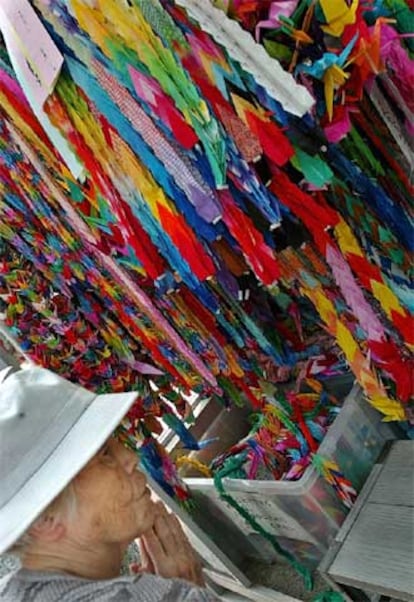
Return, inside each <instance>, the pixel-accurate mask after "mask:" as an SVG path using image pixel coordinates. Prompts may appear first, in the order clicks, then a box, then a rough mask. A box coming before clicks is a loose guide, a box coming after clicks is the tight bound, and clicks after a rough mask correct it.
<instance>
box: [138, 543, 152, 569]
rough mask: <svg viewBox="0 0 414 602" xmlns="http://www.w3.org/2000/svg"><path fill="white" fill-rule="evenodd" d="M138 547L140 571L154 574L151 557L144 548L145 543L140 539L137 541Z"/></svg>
mask: <svg viewBox="0 0 414 602" xmlns="http://www.w3.org/2000/svg"><path fill="white" fill-rule="evenodd" d="M138 547H139V555H140V558H141V569H142V571H144V572H146V573H155V567H154V563H153V562H152V560H151V557H150V555H149V553H148V550H147V548H146V546H145V541H144V539H143V538H142V537H141V538H140V539H139V540H138Z"/></svg>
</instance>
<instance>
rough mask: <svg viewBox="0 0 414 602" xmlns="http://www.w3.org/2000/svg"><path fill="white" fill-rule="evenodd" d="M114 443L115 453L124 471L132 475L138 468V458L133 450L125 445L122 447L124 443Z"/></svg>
mask: <svg viewBox="0 0 414 602" xmlns="http://www.w3.org/2000/svg"><path fill="white" fill-rule="evenodd" d="M114 443H115V446H114V448H115V449H114V453H115V454H116V457H117V459H118V461H119V462H120V463H121V464H122V466H123V468H124V470H125V471H126V472H127V473H128V474H132V473H133V472H134V471H135V470H136V468H137V464H138V459H137V456H136V455H135V454H134V452H133V451H132V450H130V449H128V448H127V447H125V445H122V443H119V441H115V442H114Z"/></svg>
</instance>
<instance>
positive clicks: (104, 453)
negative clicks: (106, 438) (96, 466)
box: [101, 445, 111, 456]
mask: <svg viewBox="0 0 414 602" xmlns="http://www.w3.org/2000/svg"><path fill="white" fill-rule="evenodd" d="M110 453H111V450H110V448H109V445H105V447H104V448H103V450H102V452H101V456H109V454H110Z"/></svg>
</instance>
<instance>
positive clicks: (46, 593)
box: [0, 367, 216, 602]
mask: <svg viewBox="0 0 414 602" xmlns="http://www.w3.org/2000/svg"><path fill="white" fill-rule="evenodd" d="M1 381H2V382H1ZM135 399H136V393H122V394H112V395H95V394H93V393H91V392H89V391H87V390H85V389H83V388H81V387H78V386H76V385H74V384H72V383H70V382H68V381H66V380H64V379H62V378H60V377H58V376H56V375H55V374H53V373H52V372H49V371H48V370H44V369H42V368H37V367H36V368H28V369H26V370H21V371H19V372H16V373H14V374H11V375H7V374H5V372H4V371H3V375H2V376H1V377H0V482H1V488H0V553H2V552H4V551H10V552H14V553H16V554H18V555H19V557H20V560H21V565H22V567H21V568H20V569H19V570H17V571H16V572H14V573H11V574H10V575H7V576H6V577H4V578H3V579H1V580H0V600H2V601H5V602H19V601H22V602H26V601H29V600H30V601H31V602H53V601H55V600H56V601H57V600H59V601H62V602H63V601H64V602H76V601H78V600H79V602H81V601H82V602H99V601H108V602H109V601H116V602H122V601H137V602H140V601H142V602H161V601H164V602H167V601H168V602H174V601H179V600H183V601H186V602H190V601H191V602H198V601H200V602H202V601H204V602H207V601H212V600H215V599H216V598H215V597H214V596H213V595H212V594H210V593H208V592H207V591H206V590H205V589H204V588H203V578H202V574H201V568H200V565H199V563H198V561H197V559H196V556H195V554H194V552H193V550H192V548H191V546H190V544H189V542H188V540H187V539H186V537H185V535H184V533H183V531H182V529H181V526H180V524H179V522H178V521H177V519H176V518H175V517H174V516H173V515H171V514H169V513H167V511H166V510H165V508H164V507H163V506H162V505H160V504H159V503H154V502H153V500H152V499H151V494H150V491H149V489H148V487H147V484H146V479H145V476H144V475H143V474H142V473H141V472H140V471H139V470H137V460H136V456H135V454H134V453H133V452H131V451H129V450H128V449H126V448H125V447H124V446H123V445H121V444H120V443H119V442H118V441H117V440H116V439H115V438H113V437H111V433H112V431H113V430H114V428H115V427H116V426H117V425H118V423H119V422H120V421H121V419H122V418H123V416H124V415H125V414H126V412H127V411H128V409H129V408H130V407H131V405H132V403H133V402H134V401H135ZM134 539H138V540H139V543H140V548H141V560H142V565H141V567H140V571H139V573H138V574H137V575H136V576H132V577H121V576H120V568H121V562H122V558H123V555H124V552H125V550H126V548H127V546H128V544H129V543H130V542H132V541H133V540H134Z"/></svg>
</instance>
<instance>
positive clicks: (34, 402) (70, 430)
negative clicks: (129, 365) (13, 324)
mask: <svg viewBox="0 0 414 602" xmlns="http://www.w3.org/2000/svg"><path fill="white" fill-rule="evenodd" d="M137 396H138V393H137V392H130V393H114V394H107V395H96V394H95V393H91V392H90V391H87V390H86V389H84V388H83V387H80V386H77V385H74V384H73V383H71V382H69V381H67V380H65V379H64V378H61V377H60V376H57V375H56V374H54V373H53V372H50V371H49V370H45V369H44V368H38V367H33V366H31V367H28V368H26V369H24V370H20V371H18V372H14V373H13V374H9V370H8V369H7V368H6V369H5V370H3V371H1V373H0V554H1V553H3V552H5V551H6V550H7V549H8V548H10V547H11V546H12V545H13V544H14V543H15V542H16V541H17V540H18V538H19V537H20V536H21V535H22V534H23V533H24V532H25V530H26V529H27V528H28V527H29V526H30V524H31V523H32V522H33V521H34V520H35V518H37V516H38V515H39V514H40V513H41V512H42V511H43V510H44V509H45V508H46V507H47V506H48V505H49V503H50V502H51V501H52V500H53V499H54V498H55V497H56V496H57V495H58V494H59V493H60V492H61V491H62V490H63V489H64V488H65V487H66V485H67V484H68V483H69V482H70V481H71V480H72V479H73V477H74V476H75V475H76V474H77V473H78V472H79V471H80V470H81V469H82V468H83V467H84V466H85V464H87V462H89V460H90V459H91V458H92V457H93V456H94V455H95V453H96V452H97V451H98V450H99V448H100V447H101V446H102V445H103V443H104V442H105V441H106V439H107V438H108V437H109V436H110V435H111V433H112V432H113V431H114V429H115V428H116V427H117V426H118V424H119V423H120V422H121V420H122V418H123V417H124V416H125V414H126V413H127V412H128V410H129V408H130V407H131V406H132V404H133V403H134V401H135V400H136V398H137Z"/></svg>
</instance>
